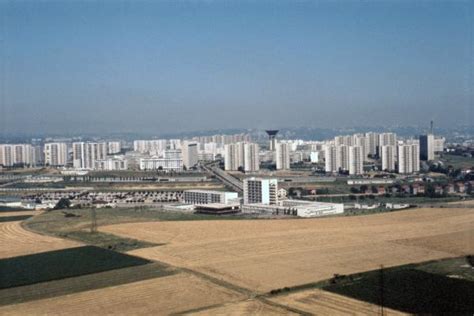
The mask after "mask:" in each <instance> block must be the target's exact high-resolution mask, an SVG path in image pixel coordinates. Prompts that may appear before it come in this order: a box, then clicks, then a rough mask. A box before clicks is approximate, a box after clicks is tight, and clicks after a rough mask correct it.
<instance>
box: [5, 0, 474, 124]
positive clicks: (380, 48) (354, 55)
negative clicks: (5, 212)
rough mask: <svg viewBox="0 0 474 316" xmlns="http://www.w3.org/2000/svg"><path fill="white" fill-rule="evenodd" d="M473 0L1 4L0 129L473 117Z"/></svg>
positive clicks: (400, 121) (407, 121)
mask: <svg viewBox="0 0 474 316" xmlns="http://www.w3.org/2000/svg"><path fill="white" fill-rule="evenodd" d="M473 7H474V5H473V2H472V1H429V2H418V1H417V2H411V1H377V2H375V1H373V2H367V1H344V2H332V1H301V2H296V3H295V2H293V1H230V2H219V1H202V2H200V1H178V2H175V1H159V2H146V1H145V2H141V1H140V2H132V1H129V2H125V1H121V2H112V1H102V2H101V1H90V2H81V1H54V2H43V1H42V2H33V1H25V2H19V1H0V20H1V27H0V36H1V41H0V95H1V98H0V102H1V103H0V133H6V132H8V133H13V132H30V133H61V132H68V133H71V132H72V133H83V132H97V133H101V132H144V131H146V132H156V133H164V132H178V131H190V130H202V129H217V128H262V129H263V128H280V127H292V126H312V127H313V126H317V127H333V126H335V125H337V126H340V127H345V126H349V127H350V126H371V125H377V126H386V125H393V124H395V125H423V126H427V124H428V122H429V120H431V119H433V120H435V122H437V126H452V125H472V122H473V119H474V116H473V111H472V108H473V89H472V86H473V60H472V54H473V21H474V19H473V12H474V11H473Z"/></svg>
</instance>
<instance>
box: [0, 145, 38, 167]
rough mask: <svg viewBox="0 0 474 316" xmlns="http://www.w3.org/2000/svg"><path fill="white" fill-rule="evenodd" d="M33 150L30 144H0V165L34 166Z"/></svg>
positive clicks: (34, 156)
mask: <svg viewBox="0 0 474 316" xmlns="http://www.w3.org/2000/svg"><path fill="white" fill-rule="evenodd" d="M35 154H36V153H35V148H34V147H33V146H32V145H30V144H0V165H2V166H5V167H11V166H14V165H20V164H24V165H30V166H33V165H35V164H36V155H35Z"/></svg>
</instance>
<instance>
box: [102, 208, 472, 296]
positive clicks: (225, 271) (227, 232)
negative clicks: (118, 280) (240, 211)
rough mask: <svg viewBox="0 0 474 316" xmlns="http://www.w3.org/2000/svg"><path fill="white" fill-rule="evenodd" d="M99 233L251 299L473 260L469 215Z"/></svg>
mask: <svg viewBox="0 0 474 316" xmlns="http://www.w3.org/2000/svg"><path fill="white" fill-rule="evenodd" d="M100 230H101V231H104V232H108V233H113V234H117V235H121V236H126V237H131V238H135V239H139V240H144V241H149V242H155V243H165V245H163V246H158V247H152V248H144V249H139V250H135V251H132V252H131V254H133V255H137V256H141V257H144V258H148V259H153V260H159V261H162V262H166V263H168V264H171V265H174V266H178V267H185V268H188V269H191V270H194V271H198V272H200V273H204V274H207V275H210V276H212V277H215V278H218V279H222V280H224V281H226V282H229V283H232V284H235V285H237V286H240V287H243V288H246V289H250V290H252V291H255V292H256V293H262V292H267V291H270V290H272V289H277V288H282V287H285V286H294V285H299V284H305V283H310V282H315V281H319V280H323V279H328V278H330V277H332V276H333V275H334V274H336V273H339V274H350V273H357V272H363V271H367V270H373V269H377V268H378V267H379V266H380V265H381V264H383V265H385V266H387V267H389V266H396V265H401V264H407V263H412V262H421V261H427V260H433V259H439V258H446V257H455V256H461V255H466V254H469V253H473V252H474V210H473V209H470V208H466V209H462V208H452V209H448V208H442V209H435V208H429V209H411V210H406V211H399V212H392V213H383V214H377V215H370V216H356V217H334V218H324V219H288V220H286V219H285V220H241V221H189V222H153V223H133V224H119V225H111V226H105V227H102V228H101V229H100Z"/></svg>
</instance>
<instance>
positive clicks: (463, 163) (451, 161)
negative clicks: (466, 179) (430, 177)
mask: <svg viewBox="0 0 474 316" xmlns="http://www.w3.org/2000/svg"><path fill="white" fill-rule="evenodd" d="M440 160H441V161H442V162H443V163H444V165H445V166H446V167H447V166H453V168H454V169H458V168H461V169H463V168H473V167H474V158H468V157H463V156H458V155H449V154H443V157H442V158H440Z"/></svg>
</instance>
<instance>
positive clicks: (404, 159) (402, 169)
mask: <svg viewBox="0 0 474 316" xmlns="http://www.w3.org/2000/svg"><path fill="white" fill-rule="evenodd" d="M397 157H398V158H397V162H398V173H402V174H409V173H414V172H418V171H420V146H419V145H418V143H416V142H413V143H408V144H401V145H398V155H397Z"/></svg>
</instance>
